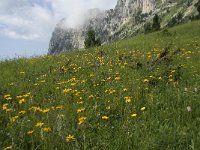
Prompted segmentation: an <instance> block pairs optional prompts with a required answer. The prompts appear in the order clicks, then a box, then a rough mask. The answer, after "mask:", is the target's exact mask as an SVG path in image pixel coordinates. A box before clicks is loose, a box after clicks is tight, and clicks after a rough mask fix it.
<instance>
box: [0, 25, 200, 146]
mask: <svg viewBox="0 0 200 150" xmlns="http://www.w3.org/2000/svg"><path fill="white" fill-rule="evenodd" d="M199 26H200V21H194V22H190V23H188V24H183V25H180V26H176V27H174V28H170V29H168V30H163V31H159V32H154V33H150V34H145V35H140V36H137V37H134V38H131V39H123V40H120V41H117V42H115V43H111V44H108V45H103V46H101V47H98V48H91V49H88V50H85V51H75V52H68V53H66V54H60V55H52V56H51V55H48V56H41V57H36V58H30V59H25V58H21V59H17V60H10V61H8V60H7V61H2V62H0V68H1V69H0V84H1V86H0V118H1V119H0V147H1V149H4V148H7V149H8V148H10V147H11V146H12V149H16V150H29V149H31V150H35V149H40V150H54V149H58V150H60V149H61V150H65V149H66V150H68V149H69V150H79V149H86V150H87V149H89V150H90V149H108V150H123V149H124V150H129V149H130V150H132V149H133V150H134V149H135V150H149V149H155V150H160V149H168V150H185V149H186V150H189V149H197V150H198V149H199V148H200V143H199V141H200V117H199V114H200V109H199V108H200V101H199V100H200V92H199V90H200V76H199V74H200V67H199V65H200V61H199V59H200V36H199V34H200V28H199ZM175 33H176V34H175ZM172 37H174V38H172ZM42 123H44V124H42ZM48 129H49V130H48Z"/></svg>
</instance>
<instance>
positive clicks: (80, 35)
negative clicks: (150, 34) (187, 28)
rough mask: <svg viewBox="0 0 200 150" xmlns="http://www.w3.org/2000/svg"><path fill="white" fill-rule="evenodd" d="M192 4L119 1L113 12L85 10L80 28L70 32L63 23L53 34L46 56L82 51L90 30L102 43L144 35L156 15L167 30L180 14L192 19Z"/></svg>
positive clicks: (181, 0) (166, 0)
mask: <svg viewBox="0 0 200 150" xmlns="http://www.w3.org/2000/svg"><path fill="white" fill-rule="evenodd" d="M195 1H196V0H187V1H185V0H173V1H171V0H118V2H117V5H116V6H115V8H114V9H111V10H107V11H100V10H99V9H92V10H88V12H87V13H86V14H85V15H84V16H85V20H84V22H83V23H82V25H79V26H76V27H73V28H69V27H67V26H65V21H66V19H62V20H61V21H60V22H59V23H58V24H57V26H56V27H55V30H54V32H53V33H52V38H51V40H50V44H49V54H55V53H60V52H63V51H71V50H74V49H78V48H83V47H84V39H85V34H86V31H87V28H88V27H89V26H91V27H93V28H94V29H95V31H96V34H97V36H98V38H100V39H101V41H102V42H103V43H108V42H110V41H112V40H114V39H122V38H124V37H126V36H133V35H135V34H138V33H140V32H143V29H144V24H146V23H147V22H151V20H152V18H153V16H154V15H155V14H159V16H161V18H162V20H161V25H162V27H165V26H168V25H170V24H171V20H172V21H173V20H175V21H176V17H177V16H178V15H180V13H181V14H182V16H183V17H182V18H181V20H184V18H188V16H192V15H195V13H196V12H195V8H194V4H195ZM174 9H177V11H174ZM178 19H180V18H178ZM172 23H173V22H172Z"/></svg>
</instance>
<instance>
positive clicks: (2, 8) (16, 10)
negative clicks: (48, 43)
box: [0, 0, 117, 40]
mask: <svg viewBox="0 0 200 150" xmlns="http://www.w3.org/2000/svg"><path fill="white" fill-rule="evenodd" d="M116 1H117V0H43V1H41V0H1V1H0V34H3V35H5V36H8V37H11V38H16V39H25V40H49V38H50V36H51V32H52V31H53V28H54V27H55V25H56V23H58V21H59V20H60V19H62V18H63V17H66V18H67V20H68V23H69V25H74V24H76V23H77V22H80V19H81V18H80V17H79V16H81V14H83V13H84V12H85V11H86V10H87V9H90V8H100V9H108V8H111V7H113V6H114V5H115V3H116Z"/></svg>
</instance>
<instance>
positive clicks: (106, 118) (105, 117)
mask: <svg viewBox="0 0 200 150" xmlns="http://www.w3.org/2000/svg"><path fill="white" fill-rule="evenodd" d="M101 118H102V119H103V120H108V119H109V117H108V116H102V117H101Z"/></svg>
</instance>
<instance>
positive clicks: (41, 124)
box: [35, 122, 44, 128]
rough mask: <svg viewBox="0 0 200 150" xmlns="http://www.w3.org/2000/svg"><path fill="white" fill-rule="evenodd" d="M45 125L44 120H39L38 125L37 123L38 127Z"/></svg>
mask: <svg viewBox="0 0 200 150" xmlns="http://www.w3.org/2000/svg"><path fill="white" fill-rule="evenodd" d="M43 125H44V123H43V122H38V123H36V125H35V126H36V127H40V128H41V127H42V126H43Z"/></svg>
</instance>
